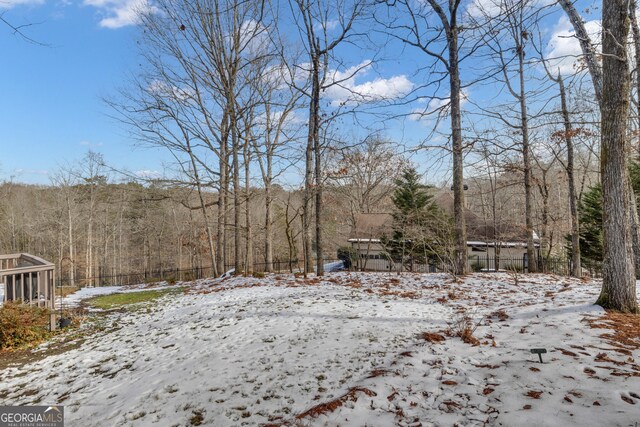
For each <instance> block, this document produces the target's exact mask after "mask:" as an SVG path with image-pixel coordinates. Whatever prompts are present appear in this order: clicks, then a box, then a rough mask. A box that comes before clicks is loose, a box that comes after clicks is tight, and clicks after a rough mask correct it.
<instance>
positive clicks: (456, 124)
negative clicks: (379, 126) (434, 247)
mask: <svg viewBox="0 0 640 427" xmlns="http://www.w3.org/2000/svg"><path fill="white" fill-rule="evenodd" d="M452 21H453V24H452V25H451V26H450V28H449V30H448V32H447V41H448V48H449V70H448V71H449V84H450V89H451V95H450V98H451V99H450V102H451V145H452V157H453V217H454V222H455V266H454V270H455V271H454V273H455V274H466V273H467V227H466V221H465V216H464V172H463V158H464V153H463V151H462V111H461V106H460V69H459V64H458V27H457V25H456V24H455V17H452Z"/></svg>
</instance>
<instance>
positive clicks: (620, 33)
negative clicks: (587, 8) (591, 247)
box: [597, 0, 638, 312]
mask: <svg viewBox="0 0 640 427" xmlns="http://www.w3.org/2000/svg"><path fill="white" fill-rule="evenodd" d="M628 36H629V8H628V5H627V3H626V2H620V1H615V0H604V2H603V9H602V54H603V58H602V103H601V105H602V110H601V114H602V125H601V126H602V147H601V150H602V157H601V159H602V160H601V169H602V190H603V198H604V207H603V231H604V263H603V281H602V291H601V293H600V297H599V298H598V301H597V303H598V304H599V305H601V306H603V307H607V308H612V309H615V310H619V311H623V312H638V303H637V300H636V280H635V268H634V257H633V246H632V243H633V240H632V236H631V232H632V230H631V218H630V215H629V212H630V206H629V205H630V200H631V199H630V195H629V190H630V185H629V177H628V169H627V159H626V156H627V147H628V141H629V140H628V135H627V123H628V122H627V120H628V116H629V93H630V89H631V88H630V83H631V78H630V75H629V72H628V70H629V68H628V55H627V40H628Z"/></svg>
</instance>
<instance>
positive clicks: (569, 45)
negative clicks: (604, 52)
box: [545, 16, 602, 74]
mask: <svg viewBox="0 0 640 427" xmlns="http://www.w3.org/2000/svg"><path fill="white" fill-rule="evenodd" d="M585 28H586V30H587V33H588V34H589V36H590V37H591V40H592V42H594V44H595V46H596V50H598V51H600V34H601V30H602V26H601V24H600V21H599V20H593V21H586V22H585ZM545 56H546V57H547V58H549V69H550V71H552V72H554V73H555V72H556V70H559V71H560V73H562V74H575V73H578V72H581V71H584V70H585V64H584V61H582V49H581V47H580V42H579V41H578V39H577V38H576V35H575V31H573V26H572V25H571V22H570V21H569V19H568V18H567V17H566V16H562V17H561V18H560V20H559V21H558V23H557V24H556V27H555V28H554V30H553V33H552V34H551V37H550V40H549V43H548V45H547V49H546V53H545Z"/></svg>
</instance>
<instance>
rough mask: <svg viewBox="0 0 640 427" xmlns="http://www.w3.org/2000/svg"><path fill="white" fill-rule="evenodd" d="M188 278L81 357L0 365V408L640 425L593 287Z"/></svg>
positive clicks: (525, 281) (139, 421)
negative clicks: (539, 351)
mask: <svg viewBox="0 0 640 427" xmlns="http://www.w3.org/2000/svg"><path fill="white" fill-rule="evenodd" d="M181 286H187V287H188V289H189V291H188V292H187V293H186V294H184V295H182V294H180V295H175V296H174V297H172V298H170V299H164V300H163V304H160V305H158V306H157V307H154V308H153V309H152V310H150V311H149V312H128V313H112V314H109V316H110V319H112V320H113V322H116V323H117V324H118V328H113V329H111V330H109V332H105V333H102V334H97V335H96V336H94V337H90V338H89V339H88V340H87V341H86V342H85V343H84V344H83V346H82V347H81V348H77V349H73V350H71V351H69V352H66V353H64V354H60V355H53V356H50V357H47V358H45V359H42V360H40V361H37V362H35V363H33V364H31V365H28V366H22V367H13V368H8V369H5V370H3V371H0V404H34V403H36V402H37V403H40V404H55V403H62V404H64V405H65V406H66V416H67V419H68V420H69V423H70V425H73V424H74V423H76V424H77V423H79V422H81V423H82V425H86V426H91V425H96V426H98V425H159V426H165V425H195V424H194V423H196V424H197V425H211V426H235V425H238V426H240V425H319V426H320V425H348V426H364V425H376V426H384V425H407V426H408V425H454V424H458V425H497V424H498V425H499V424H501V425H507V426H508V425H524V424H535V425H568V424H576V425H597V424H602V423H606V424H607V425H628V424H629V423H632V422H633V421H637V420H638V418H640V415H639V413H638V410H636V411H635V412H634V411H633V409H636V408H638V409H640V398H638V396H639V395H640V390H639V388H640V387H639V386H638V385H637V383H638V381H637V374H638V372H639V369H638V365H637V363H636V361H637V360H638V357H640V353H639V351H638V345H637V343H638V335H637V332H638V330H637V329H638V328H637V323H634V322H635V321H634V320H633V319H629V318H617V317H615V316H614V315H611V314H609V313H605V312H604V311H603V310H601V309H600V308H599V307H596V306H593V305H592V302H593V301H595V299H596V297H597V294H598V292H599V284H598V283H597V282H595V281H586V280H574V279H567V278H558V277H554V276H548V275H518V277H517V278H514V277H512V276H511V275H508V274H501V273H498V274H489V273H481V274H473V275H470V276H468V277H466V278H464V279H463V280H459V281H457V282H456V281H453V280H451V278H450V276H446V275H442V274H411V273H403V274H400V275H397V274H395V273H394V274H385V273H347V272H343V273H331V274H328V275H326V276H325V277H322V278H318V277H314V276H311V277H309V278H308V279H304V278H301V277H295V276H294V275H289V274H270V275H266V277H265V278H253V277H241V276H231V277H227V278H225V279H205V280H199V281H196V282H193V283H190V284H184V283H183V284H181ZM621 325H622V326H621ZM539 347H543V348H545V349H547V351H548V353H546V354H545V355H544V363H539V362H538V357H537V356H536V355H534V354H531V353H530V350H531V348H539ZM24 390H29V393H24ZM91 420H95V421H91ZM92 423H93V424H92Z"/></svg>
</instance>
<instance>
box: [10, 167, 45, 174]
mask: <svg viewBox="0 0 640 427" xmlns="http://www.w3.org/2000/svg"><path fill="white" fill-rule="evenodd" d="M13 175H18V176H22V175H49V171H48V170H46V169H22V168H18V169H14V170H13Z"/></svg>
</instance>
